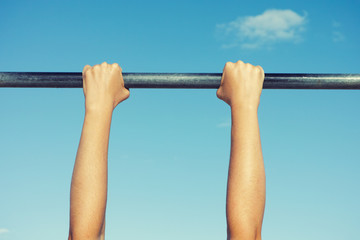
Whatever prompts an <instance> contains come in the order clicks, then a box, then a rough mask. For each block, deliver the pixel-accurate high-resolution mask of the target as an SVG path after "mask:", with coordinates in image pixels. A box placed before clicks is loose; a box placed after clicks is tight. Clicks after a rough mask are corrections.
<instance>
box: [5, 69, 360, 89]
mask: <svg viewBox="0 0 360 240" xmlns="http://www.w3.org/2000/svg"><path fill="white" fill-rule="evenodd" d="M123 77H124V82H125V87H127V88H218V87H219V85H220V80H221V73H123ZM0 87H20V88H80V87H82V75H81V73H67V72H0ZM264 88H267V89H360V74H302V73H300V74H284V73H268V74H265V81H264Z"/></svg>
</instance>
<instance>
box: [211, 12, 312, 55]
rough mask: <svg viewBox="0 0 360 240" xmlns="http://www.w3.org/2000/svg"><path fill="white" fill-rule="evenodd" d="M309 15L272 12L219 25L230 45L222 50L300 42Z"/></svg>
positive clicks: (220, 31)
mask: <svg viewBox="0 0 360 240" xmlns="http://www.w3.org/2000/svg"><path fill="white" fill-rule="evenodd" d="M306 22H307V18H306V14H304V16H301V15H299V14H297V13H295V12H294V11H292V10H279V9H270V10H266V11H265V12H264V13H263V14H261V15H257V16H247V17H238V18H237V19H236V20H234V21H231V22H229V23H225V24H218V25H216V28H217V32H218V34H219V35H221V37H222V38H224V40H228V41H229V43H226V44H224V45H223V47H226V48H229V47H235V46H241V47H242V48H248V49H255V48H260V47H262V46H264V45H267V46H271V45H272V44H274V43H276V42H281V41H290V42H299V41H300V40H301V39H302V38H301V33H302V32H303V31H304V30H305V24H306Z"/></svg>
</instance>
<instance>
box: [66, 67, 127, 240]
mask: <svg viewBox="0 0 360 240" xmlns="http://www.w3.org/2000/svg"><path fill="white" fill-rule="evenodd" d="M121 71H122V70H121V68H120V67H119V65H117V64H112V65H109V64H107V63H102V64H101V65H95V66H94V67H90V66H85V67H84V70H83V89H84V95H85V119H84V124H83V129H82V133H81V138H80V143H79V147H78V151H77V155H76V160H75V165H74V171H73V176H72V181H71V192H70V231H69V239H71V240H78V239H86V240H90V239H91V240H93V239H94V240H95V239H104V230H105V210H106V199H107V155H108V154H107V153H108V144H109V134H110V124H111V118H112V112H113V110H114V108H115V107H116V106H117V104H119V103H120V102H122V101H123V100H125V99H127V98H128V97H129V91H128V90H127V89H125V88H124V82H123V79H122V74H121Z"/></svg>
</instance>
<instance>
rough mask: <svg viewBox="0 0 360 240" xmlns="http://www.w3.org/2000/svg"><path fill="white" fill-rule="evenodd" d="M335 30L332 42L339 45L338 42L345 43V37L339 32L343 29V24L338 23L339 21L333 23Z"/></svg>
mask: <svg viewBox="0 0 360 240" xmlns="http://www.w3.org/2000/svg"><path fill="white" fill-rule="evenodd" d="M332 26H333V28H334V30H333V32H332V40H333V42H335V43H337V42H343V41H345V35H344V34H343V33H342V32H340V31H339V28H340V27H341V23H339V22H337V21H333V24H332Z"/></svg>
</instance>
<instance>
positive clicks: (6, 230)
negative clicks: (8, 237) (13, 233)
mask: <svg viewBox="0 0 360 240" xmlns="http://www.w3.org/2000/svg"><path fill="white" fill-rule="evenodd" d="M8 232H9V229H6V228H0V234H3V233H8Z"/></svg>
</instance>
